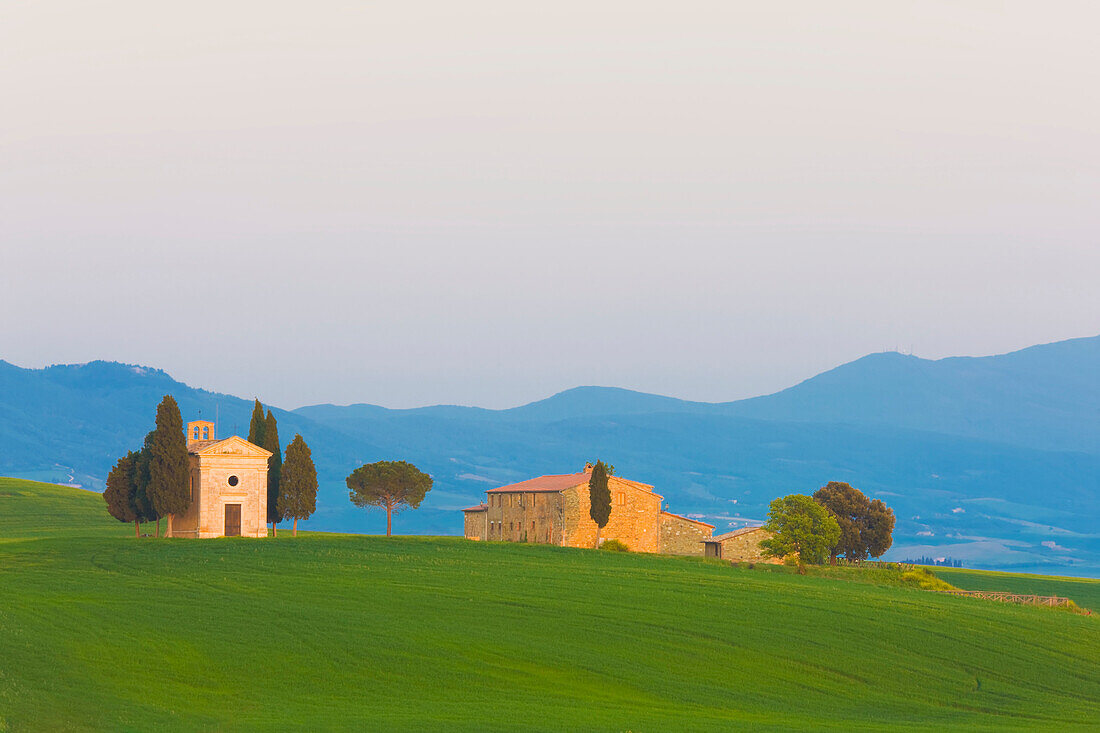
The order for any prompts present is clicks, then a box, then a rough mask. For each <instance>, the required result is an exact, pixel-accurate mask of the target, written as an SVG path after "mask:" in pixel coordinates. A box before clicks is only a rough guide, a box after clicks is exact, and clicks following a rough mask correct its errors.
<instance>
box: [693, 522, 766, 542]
mask: <svg viewBox="0 0 1100 733" xmlns="http://www.w3.org/2000/svg"><path fill="white" fill-rule="evenodd" d="M758 529H764V526H763V525H757V526H755V527H742V528H741V529H735V530H733V531H732V532H726V533H725V534H718V535H715V536H713V537H708V538H706V539H705V540H703V542H724V541H726V540H731V539H733V538H734V537H740V536H741V535H743V534H749V533H750V532H755V531H756V530H758Z"/></svg>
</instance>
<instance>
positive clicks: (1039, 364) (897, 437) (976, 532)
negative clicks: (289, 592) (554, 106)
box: [0, 337, 1100, 575]
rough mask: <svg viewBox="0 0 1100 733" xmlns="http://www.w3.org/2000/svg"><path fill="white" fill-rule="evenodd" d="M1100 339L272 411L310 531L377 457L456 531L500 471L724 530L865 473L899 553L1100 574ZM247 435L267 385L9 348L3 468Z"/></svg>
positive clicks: (2, 413) (60, 467)
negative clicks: (27, 360) (167, 438)
mask: <svg viewBox="0 0 1100 733" xmlns="http://www.w3.org/2000/svg"><path fill="white" fill-rule="evenodd" d="M1097 375H1100V337H1097V338H1090V339H1075V340H1073V341H1065V342H1060V343H1056V344H1048V345H1044V346H1037V347H1033V348H1030V349H1025V350H1023V351H1018V352H1014V353H1012V354H1005V355H1001V356H994V357H983V358H974V359H971V358H955V359H941V360H938V361H929V360H924V359H918V358H915V357H911V356H903V355H900V354H873V355H871V356H868V357H865V358H863V359H860V360H857V361H855V362H852V363H850V364H846V365H843V366H841V367H838V368H836V369H834V370H831V371H829V372H826V373H824V374H821V375H818V376H817V377H814V378H813V379H810V380H807V381H805V382H803V383H801V384H799V385H796V386H794V387H792V388H790V389H787V390H784V391H782V392H779V393H776V394H774V395H768V396H766V397H758V398H754V399H751V400H742V401H738V402H730V403H719V404H710V403H700V402H689V401H684V400H678V399H674V398H670V397H662V396H658V395H650V394H645V393H640V392H632V391H629V390H623V389H613V388H605V387H579V388H576V389H572V390H568V391H566V392H562V393H560V394H557V395H554V396H552V397H549V398H547V399H545V400H540V401H538V402H533V403H530V404H528V405H523V406H520V407H516V408H511V409H506V410H487V409H482V408H475V407H458V406H435V407H425V408H418V409H411V410H390V409H385V408H382V407H377V406H373V405H350V406H346V407H337V406H333V405H315V406H310V407H303V408H299V409H297V410H294V411H290V412H287V411H282V410H277V409H276V410H275V413H276V415H277V416H278V419H279V433H280V436H281V438H282V440H283V443H284V445H285V444H286V443H287V442H289V440H290V439H291V438H292V437H293V436H294V434H295V433H301V434H302V435H303V436H304V437H305V438H306V440H307V441H308V442H309V443H310V445H311V447H312V448H313V453H314V458H315V461H316V462H317V465H318V470H319V473H320V478H321V483H322V487H321V492H320V496H319V501H318V511H317V514H316V515H314V518H313V519H312V520H311V521H310V522H308V523H306V526H307V527H310V528H314V529H329V530H340V531H362V532H376V531H380V530H381V528H382V526H383V524H382V523H383V521H384V520H383V518H382V516H381V515H378V514H374V515H372V514H367V513H364V512H363V511H362V510H360V509H357V508H355V507H353V506H352V505H351V504H350V502H349V501H348V499H347V490H346V487H345V486H344V485H343V477H344V476H346V475H347V474H348V473H349V472H350V471H351V470H352V469H353V468H355V467H356V466H358V465H360V464H361V463H365V462H369V461H374V460H380V459H383V458H386V459H398V458H401V459H407V460H411V461H413V462H414V463H416V464H417V465H419V466H421V467H422V468H424V469H425V470H427V471H429V472H430V473H431V474H432V475H433V477H434V478H435V488H433V490H432V492H431V493H430V494H429V497H428V499H427V500H426V501H425V503H424V504H423V505H422V508H421V509H420V510H417V511H415V512H410V513H408V514H405V515H402V516H400V517H398V518H397V520H395V521H396V525H395V526H396V527H397V528H398V531H404V532H430V533H440V534H456V533H458V532H460V531H461V516H460V515H459V512H458V510H459V509H460V508H461V507H463V506H466V505H469V504H472V503H475V502H477V501H478V500H480V498H481V496H482V492H483V491H484V490H485V489H488V488H492V487H493V486H496V485H500V484H504V483H509V482H512V481H517V480H521V479H524V478H529V477H531V476H536V475H539V474H544V473H564V472H569V471H574V470H579V469H580V467H581V466H582V465H583V463H584V462H585V461H586V460H591V459H594V458H597V457H601V458H604V459H606V460H608V461H610V462H611V463H613V464H615V466H616V467H617V470H618V472H619V473H621V474H623V475H625V476H628V477H630V478H635V479H639V480H642V481H645V482H647V483H652V484H654V485H655V486H656V488H657V491H658V493H660V494H662V495H664V496H665V498H666V501H667V502H668V504H669V505H670V507H671V508H672V509H673V510H674V511H679V512H685V513H689V514H693V515H700V516H702V517H704V518H706V519H707V521H710V522H711V523H713V524H716V525H717V526H718V528H719V530H725V529H728V528H730V527H736V526H741V525H743V524H745V523H748V522H752V521H759V520H762V519H763V518H764V517H765V515H766V512H767V503H768V501H770V500H771V499H772V498H774V497H775V496H778V495H781V494H786V493H791V492H796V491H797V492H803V493H810V492H812V491H813V490H814V489H816V488H817V487H818V486H820V485H822V484H824V483H825V482H826V481H829V480H842V481H849V482H850V483H852V484H853V485H855V486H857V487H859V488H861V489H863V490H864V491H865V492H867V493H868V494H870V495H873V496H877V497H880V498H882V499H883V500H885V501H886V502H887V503H888V504H889V505H891V506H892V507H894V508H895V510H896V512H897V515H898V527H897V531H896V534H895V538H896V540H895V548H894V549H893V550H892V551H891V555H892V556H894V557H904V556H918V555H932V556H937V555H941V556H942V555H950V556H952V557H957V558H963V559H964V560H966V561H967V562H968V564H971V565H974V566H983V567H1002V568H1009V567H1011V568H1016V569H1024V570H1040V571H1046V572H1063V573H1078V574H1097V575H1100V530H1098V529H1097V527H1100V440H1098V436H1100V388H1098V382H1100V380H1098V379H1096V377H1097ZM166 393H170V394H173V395H174V396H175V397H176V399H177V401H179V403H180V407H181V410H182V411H183V414H184V419H185V420H186V419H193V418H195V417H197V416H198V415H199V414H200V412H201V414H202V416H203V417H206V418H212V417H213V416H214V415H215V414H217V416H218V420H219V429H220V432H219V434H220V435H222V436H227V435H229V434H231V433H233V432H236V433H241V432H245V433H246V432H247V426H248V420H249V415H250V413H251V409H252V401H251V400H245V399H240V398H237V397H232V396H229V395H221V394H215V393H211V392H207V391H204V390H199V389H194V388H191V387H188V386H187V385H184V384H181V383H179V382H176V381H175V380H173V379H172V378H171V377H170V376H169V375H167V374H165V373H164V372H163V371H160V370H156V369H149V368H146V367H138V366H132V365H123V364H116V363H109V362H92V363H89V364H84V365H70V366H55V367H49V368H47V369H41V370H28V369H20V368H18V367H15V366H13V365H11V364H7V363H6V362H0V473H2V474H7V475H18V476H25V477H31V478H39V479H45V480H59V481H63V480H67V479H68V478H69V476H73V477H75V478H74V480H75V481H77V482H80V483H83V484H85V485H88V486H91V487H95V488H101V487H102V481H103V477H104V476H105V475H106V473H107V471H108V470H109V469H110V466H111V465H112V464H113V462H114V461H115V460H116V459H117V457H118V456H119V455H121V454H122V453H124V452H125V451H126V450H127V449H129V448H135V447H137V446H139V445H140V443H141V440H142V438H143V436H144V434H145V433H146V432H147V431H148V430H150V429H151V428H152V422H153V414H154V411H155V407H156V404H157V402H159V400H160V399H161V397H162V396H163V395H164V394H166Z"/></svg>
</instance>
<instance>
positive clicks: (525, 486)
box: [486, 471, 653, 494]
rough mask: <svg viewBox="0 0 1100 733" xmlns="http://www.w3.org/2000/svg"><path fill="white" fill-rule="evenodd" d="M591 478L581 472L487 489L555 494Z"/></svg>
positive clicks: (640, 486) (649, 488)
mask: <svg viewBox="0 0 1100 733" xmlns="http://www.w3.org/2000/svg"><path fill="white" fill-rule="evenodd" d="M591 477H592V472H591V471H582V472H580V473H566V474H559V475H553V476H539V477H538V478H529V479H527V480H526V481H520V482H519V483H518V484H508V485H507V486H500V487H498V488H495V489H489V490H488V491H487V492H486V493H488V494H498V493H499V494H508V493H517V492H524V493H538V492H557V491H565V490H566V489H571V488H573V487H574V486H580V485H581V484H587V483H588V479H590V478H591ZM608 478H609V480H610V481H612V482H614V481H621V482H622V483H624V484H627V485H628V486H633V487H634V488H636V489H641V490H642V491H652V490H653V487H652V486H651V485H649V484H643V483H642V482H640V481H631V480H630V479H627V478H622V477H621V476H609V477H608Z"/></svg>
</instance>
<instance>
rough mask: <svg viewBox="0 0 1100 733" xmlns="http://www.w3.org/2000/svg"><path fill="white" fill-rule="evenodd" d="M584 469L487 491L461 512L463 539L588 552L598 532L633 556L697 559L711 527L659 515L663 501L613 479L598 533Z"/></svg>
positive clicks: (648, 490) (648, 488) (638, 485)
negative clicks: (663, 554) (608, 512)
mask: <svg viewBox="0 0 1100 733" xmlns="http://www.w3.org/2000/svg"><path fill="white" fill-rule="evenodd" d="M590 468H591V466H587V467H586V470H585V471H584V472H581V473H576V474H562V475H554V476H540V477H539V478H535V479H530V480H528V481H522V482H520V483H517V484H511V485H508V486H502V487H500V488H498V489H492V490H491V491H488V492H487V502H486V503H485V504H484V505H479V506H476V507H470V508H469V509H466V510H464V519H463V530H464V533H465V536H466V538H467V539H471V540H493V541H499V542H537V543H540V544H552V545H560V546H563V547H584V548H593V547H595V546H596V537H597V532H598V536H599V538H600V540H601V542H602V541H605V540H612V539H614V540H618V541H619V542H622V543H623V544H625V545H626V546H627V547H628V548H630V549H631V550H632V551H634V552H654V553H657V552H667V553H671V554H678V555H701V554H702V553H703V547H702V545H701V544H700V540H701V539H702V538H703V537H707V536H710V533H711V532H712V531H713V529H714V527H712V526H710V525H709V524H706V523H704V522H696V521H694V520H691V519H688V518H687V517H681V516H678V515H675V514H669V513H667V512H664V513H663V512H662V511H661V502H662V500H663V497H662V496H661V495H660V494H655V493H653V490H652V489H653V487H652V486H649V485H648V484H642V483H638V482H637V481H630V480H628V479H624V478H620V477H618V476H610V477H608V482H607V485H608V489H609V490H610V493H611V516H610V518H609V519H608V523H607V526H606V527H604V528H603V529H602V530H599V529H598V528H597V527H596V523H595V522H594V521H592V517H591V515H590V514H589V507H590V503H589V502H590V499H589V491H588V480H589V478H590V476H591V473H590ZM481 506H484V507H485V509H484V511H481V510H480V508H481Z"/></svg>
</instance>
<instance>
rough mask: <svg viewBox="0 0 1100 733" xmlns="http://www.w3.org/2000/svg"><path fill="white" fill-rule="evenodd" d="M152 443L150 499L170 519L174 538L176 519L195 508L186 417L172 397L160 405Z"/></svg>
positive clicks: (166, 397)
mask: <svg viewBox="0 0 1100 733" xmlns="http://www.w3.org/2000/svg"><path fill="white" fill-rule="evenodd" d="M151 437H152V439H151V440H150V441H149V490H148V492H149V498H150V499H151V500H152V503H153V507H154V508H155V509H156V512H157V514H158V515H160V516H164V515H167V516H168V536H169V537H171V536H172V517H173V515H176V514H182V513H183V512H186V511H187V508H188V507H189V506H190V505H191V497H190V492H189V491H188V488H189V487H188V484H189V483H190V480H191V467H190V462H189V460H188V458H187V439H186V438H185V437H184V435H183V418H182V417H180V408H179V405H177V404H176V401H175V399H173V398H172V395H165V396H164V399H163V400H161V403H160V404H159V405H158V406H157V427H156V429H155V430H153V433H152V436H151Z"/></svg>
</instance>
